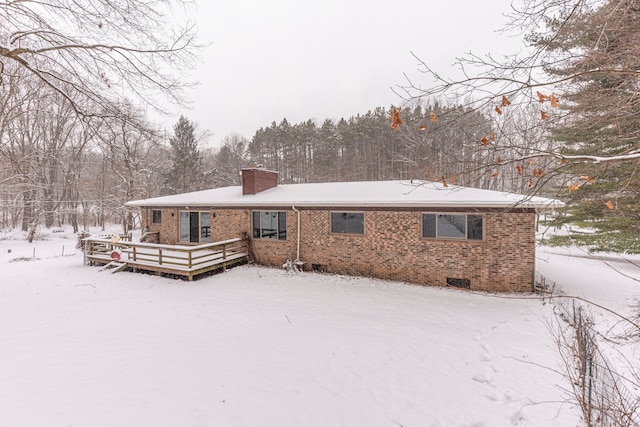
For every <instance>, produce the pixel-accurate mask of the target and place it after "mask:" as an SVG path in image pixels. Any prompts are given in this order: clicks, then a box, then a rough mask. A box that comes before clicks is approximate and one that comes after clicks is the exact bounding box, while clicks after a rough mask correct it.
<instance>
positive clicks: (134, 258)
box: [132, 246, 137, 261]
mask: <svg viewBox="0 0 640 427" xmlns="http://www.w3.org/2000/svg"><path fill="white" fill-rule="evenodd" d="M132 248H133V260H134V261H137V259H136V247H135V246H133V247H132Z"/></svg>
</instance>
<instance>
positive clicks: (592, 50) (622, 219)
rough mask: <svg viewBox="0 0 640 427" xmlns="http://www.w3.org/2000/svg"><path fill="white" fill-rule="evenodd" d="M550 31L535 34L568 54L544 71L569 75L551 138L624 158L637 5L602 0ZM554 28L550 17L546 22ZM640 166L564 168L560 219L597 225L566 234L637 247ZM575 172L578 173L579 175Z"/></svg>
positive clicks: (634, 123) (638, 57)
mask: <svg viewBox="0 0 640 427" xmlns="http://www.w3.org/2000/svg"><path fill="white" fill-rule="evenodd" d="M569 23H570V25H567V23H566V22H564V23H562V25H563V27H562V28H560V27H558V28H554V31H553V33H554V35H555V37H554V38H553V39H547V38H543V39H540V40H538V42H539V43H545V44H546V46H548V50H550V51H552V52H558V53H565V52H573V54H572V55H570V56H569V57H568V58H567V60H565V61H562V62H560V63H559V66H554V67H549V68H548V72H549V73H551V75H553V76H556V77H557V78H558V79H562V78H564V77H566V76H572V79H571V82H570V84H569V85H567V87H566V88H565V89H566V90H565V91H564V93H563V99H564V100H566V101H567V102H564V103H563V105H566V108H565V113H566V114H567V117H569V118H570V119H568V120H564V121H561V122H560V123H559V124H558V126H557V127H556V128H555V129H553V131H552V136H553V138H554V139H556V140H557V141H559V142H561V143H562V144H563V145H564V146H565V150H564V151H563V153H564V154H566V155H568V156H570V155H573V156H575V155H577V156H609V157H611V156H621V157H622V158H624V157H625V156H627V155H629V154H633V153H637V152H638V151H639V150H640V138H639V137H638V134H639V132H640V100H639V98H638V87H640V75H639V74H638V72H637V70H638V69H640V47H639V46H638V42H637V41H638V40H639V38H640V2H638V1H635V0H624V1H620V0H617V1H613V0H610V1H607V2H606V3H605V4H604V5H603V6H602V7H600V8H598V9H595V10H586V11H584V12H582V13H580V14H577V15H576V18H575V19H574V20H572V21H569ZM558 25H561V24H560V22H553V23H552V27H553V26H558ZM639 169H640V163H639V162H638V160H637V159H633V158H629V159H627V160H620V161H615V162H596V163H581V164H575V165H570V166H569V167H568V171H569V172H570V173H572V174H573V175H574V178H573V179H572V182H571V184H572V186H571V187H570V189H571V190H572V191H571V192H570V193H569V202H570V205H569V209H568V211H569V213H570V216H569V217H567V218H566V220H570V221H572V222H578V223H580V224H583V225H588V226H590V227H593V228H595V229H597V230H598V233H596V234H593V235H587V236H585V235H584V234H582V235H576V236H572V237H573V238H574V239H578V240H581V241H582V242H583V243H587V244H589V245H591V246H592V247H593V248H596V249H601V250H614V249H622V250H634V251H640V244H639V243H638V242H639V241H640V175H639V173H638V172H639ZM581 177H582V178H581Z"/></svg>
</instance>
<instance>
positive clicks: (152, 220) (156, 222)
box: [151, 209, 162, 224]
mask: <svg viewBox="0 0 640 427" xmlns="http://www.w3.org/2000/svg"><path fill="white" fill-rule="evenodd" d="M156 212H157V213H158V217H159V218H160V221H156ZM151 224H162V209H151Z"/></svg>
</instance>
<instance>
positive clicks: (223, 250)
mask: <svg viewBox="0 0 640 427" xmlns="http://www.w3.org/2000/svg"><path fill="white" fill-rule="evenodd" d="M222 259H227V241H226V240H225V242H224V245H222Z"/></svg>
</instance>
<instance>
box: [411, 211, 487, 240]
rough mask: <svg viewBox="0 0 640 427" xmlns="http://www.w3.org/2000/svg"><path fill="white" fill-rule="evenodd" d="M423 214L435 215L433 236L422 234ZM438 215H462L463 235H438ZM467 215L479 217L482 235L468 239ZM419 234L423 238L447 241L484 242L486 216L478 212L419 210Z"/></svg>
mask: <svg viewBox="0 0 640 427" xmlns="http://www.w3.org/2000/svg"><path fill="white" fill-rule="evenodd" d="M425 215H435V234H436V235H435V237H430V236H425V235H424V216H425ZM438 215H457V216H464V227H465V230H464V234H465V236H464V237H449V236H439V235H438ZM469 216H475V217H478V218H480V219H481V221H482V237H481V238H480V239H470V238H469V230H468V226H469ZM420 236H421V237H422V239H425V240H449V241H460V242H484V241H485V240H486V216H485V215H483V214H479V213H461V212H421V213H420Z"/></svg>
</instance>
